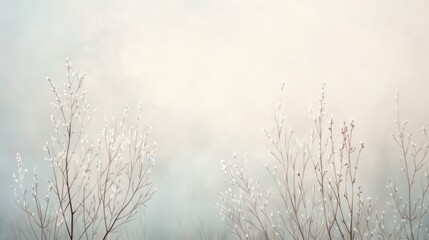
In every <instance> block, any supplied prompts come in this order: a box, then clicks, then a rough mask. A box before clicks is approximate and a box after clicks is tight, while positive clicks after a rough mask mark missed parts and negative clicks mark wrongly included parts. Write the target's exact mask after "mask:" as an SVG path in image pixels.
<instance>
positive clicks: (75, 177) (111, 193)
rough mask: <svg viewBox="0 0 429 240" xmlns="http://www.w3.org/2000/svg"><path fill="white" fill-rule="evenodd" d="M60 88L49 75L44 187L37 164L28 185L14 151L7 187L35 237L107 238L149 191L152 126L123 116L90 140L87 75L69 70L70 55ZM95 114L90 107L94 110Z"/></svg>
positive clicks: (131, 216)
mask: <svg viewBox="0 0 429 240" xmlns="http://www.w3.org/2000/svg"><path fill="white" fill-rule="evenodd" d="M66 68H67V78H66V81H65V84H64V88H63V89H59V88H57V87H56V86H55V85H54V83H53V82H52V81H51V80H50V79H48V81H49V83H50V85H51V87H52V89H51V90H52V92H53V93H54V96H55V102H54V103H53V106H54V107H55V109H56V113H55V114H53V115H52V116H51V120H52V123H53V126H54V136H52V138H51V140H50V142H47V143H46V145H45V146H44V151H45V152H46V154H47V157H46V160H47V161H48V162H49V164H50V170H51V171H50V173H51V175H50V176H49V178H48V182H47V185H48V190H47V192H46V193H41V190H40V189H39V188H40V187H39V175H38V172H37V170H36V168H34V171H33V172H34V174H33V181H32V186H31V190H30V191H28V190H27V187H26V184H25V180H24V177H25V175H26V172H27V170H26V169H24V167H23V162H22V160H21V157H20V156H19V154H18V155H17V157H16V160H17V165H18V172H17V174H14V179H15V182H16V186H12V188H13V191H14V194H15V196H16V198H17V205H18V206H19V208H20V209H22V211H23V212H24V213H25V215H26V217H27V220H28V223H29V226H30V229H31V235H32V236H31V237H30V238H32V239H64V238H66V239H107V238H108V237H111V235H114V234H115V233H117V230H118V228H119V227H120V226H121V225H123V224H126V223H127V222H130V221H132V220H133V219H134V218H135V217H136V213H137V212H138V211H139V209H141V208H142V207H144V206H146V203H147V202H148V201H149V200H150V199H151V198H152V196H153V195H154V193H155V191H156V188H154V187H153V184H152V182H151V171H152V168H153V166H154V164H155V155H154V154H155V152H156V145H155V144H149V143H148V136H149V134H150V132H151V127H150V126H149V125H147V124H146V125H144V126H141V125H142V124H141V117H140V113H141V104H140V105H139V106H138V117H137V119H136V120H135V121H134V122H130V121H128V119H127V118H128V108H126V109H125V110H124V112H123V115H122V116H121V117H118V118H112V120H110V121H107V120H106V121H105V125H104V128H103V130H102V133H101V136H100V138H99V139H98V140H97V141H95V142H93V141H91V140H90V139H89V137H88V134H87V130H88V127H89V124H90V122H91V119H92V116H91V114H92V113H90V106H89V105H88V103H87V100H86V92H85V91H83V84H84V78H85V74H84V73H77V72H72V64H71V63H70V62H69V61H68V60H67V61H66ZM94 112H95V111H94Z"/></svg>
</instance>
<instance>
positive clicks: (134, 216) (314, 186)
mask: <svg viewBox="0 0 429 240" xmlns="http://www.w3.org/2000/svg"><path fill="white" fill-rule="evenodd" d="M66 70H67V74H66V80H65V82H64V86H63V87H62V88H58V87H57V86H56V85H55V84H54V82H53V81H52V80H51V79H49V78H48V82H49V84H50V86H51V90H52V93H53V96H54V99H55V101H54V102H53V103H52V106H53V108H54V109H55V112H54V113H53V114H52V115H51V121H52V124H53V135H52V137H51V139H50V141H48V142H47V143H46V144H45V146H44V148H43V149H44V151H45V153H46V162H45V163H46V166H47V167H49V168H50V171H49V172H50V175H49V176H48V177H47V181H46V182H44V181H40V180H39V179H40V176H39V172H38V171H37V169H36V168H34V169H33V171H32V173H31V179H30V180H29V179H28V177H27V175H28V174H29V173H28V171H27V169H26V168H25V167H24V163H23V160H22V159H21V157H20V155H19V154H17V156H16V163H17V167H18V171H17V172H16V173H14V174H13V178H14V180H15V184H14V185H13V186H12V190H13V194H14V195H15V198H16V205H17V206H18V207H19V209H20V210H22V213H24V215H25V219H26V223H25V224H19V225H17V230H16V231H15V232H16V236H15V238H17V239H42V240H47V239H124V238H125V239H133V238H135V236H134V237H130V236H129V235H128V234H123V233H124V231H123V229H126V227H127V226H129V224H130V223H131V222H132V221H134V222H137V223H138V224H139V225H140V226H141V228H142V229H141V232H142V234H141V235H140V238H146V230H147V229H146V222H147V221H150V219H148V218H146V216H145V215H144V214H142V212H141V211H142V210H143V209H144V208H145V207H146V206H147V204H148V202H149V201H150V200H151V199H152V198H153V196H154V194H155V192H156V190H157V189H156V188H155V187H154V186H153V184H152V181H151V172H152V169H153V167H154V165H155V152H156V144H155V143H150V142H149V140H148V138H149V135H150V133H151V127H150V126H149V125H148V124H142V123H141V122H142V119H141V111H142V106H141V104H140V105H139V106H138V108H137V118H136V119H135V120H134V121H129V120H128V118H129V117H128V111H129V109H128V107H127V108H125V110H124V112H123V114H122V115H121V116H120V117H117V118H112V119H110V120H105V125H104V128H103V129H102V131H101V134H100V136H99V138H98V139H97V140H96V141H93V140H91V138H90V136H89V134H88V132H89V128H90V127H92V126H91V124H90V123H91V120H92V118H93V115H94V114H95V112H96V111H95V110H92V109H91V107H90V106H89V104H88V103H87V100H86V92H85V91H84V90H83V87H84V79H85V74H84V73H78V72H73V69H72V64H71V62H69V61H68V60H67V61H66ZM284 87H285V85H284V84H283V86H282V89H281V93H280V96H279V98H278V101H277V106H276V108H275V110H274V114H273V120H274V121H273V123H274V124H273V127H270V128H264V129H263V131H264V133H265V135H266V138H267V139H268V142H269V144H270V146H271V149H270V150H269V154H270V157H271V160H270V161H267V162H266V164H265V168H263V174H262V180H263V181H261V182H259V181H257V180H255V179H256V178H254V177H253V176H252V175H251V174H252V173H251V172H250V171H249V170H248V167H249V165H250V163H249V159H248V158H247V157H245V158H244V159H243V160H242V159H241V158H240V157H237V156H236V155H234V158H233V159H232V160H231V161H221V165H222V170H223V172H224V176H225V180H226V185H227V187H226V189H225V191H223V192H221V193H220V198H219V200H218V204H217V205H218V208H219V209H220V216H221V220H222V221H223V222H224V223H225V224H226V225H227V227H228V229H229V233H230V235H229V237H231V238H232V239H265V240H271V239H299V240H307V239H398V240H399V239H409V240H416V239H427V238H428V237H429V234H428V233H429V229H428V227H429V221H428V212H429V196H428V194H429V163H428V161H429V157H428V152H429V135H428V133H427V130H426V128H425V127H423V128H422V135H421V136H414V135H413V132H412V131H410V130H409V129H408V127H407V126H408V120H405V121H404V120H402V116H401V114H400V113H401V111H400V101H399V94H397V97H396V106H397V116H396V119H395V121H394V127H395V128H394V129H395V132H394V133H393V134H392V141H394V142H395V143H396V144H397V146H398V147H397V154H398V155H399V162H400V165H401V169H400V171H398V173H396V174H400V179H401V180H400V182H396V181H395V180H390V179H386V183H387V186H386V192H387V193H388V194H389V195H390V197H389V199H388V200H387V202H380V201H377V200H375V198H373V197H371V196H369V195H367V194H366V193H365V189H368V187H367V186H365V185H364V183H363V182H362V181H361V179H362V173H361V172H360V168H359V166H360V164H361V163H362V162H364V161H365V158H362V153H363V151H364V150H365V144H364V142H363V141H358V140H356V139H355V134H356V131H358V130H357V129H358V127H357V123H356V122H355V121H354V120H350V121H348V122H345V121H344V122H341V123H340V124H337V122H336V120H334V119H333V117H330V115H329V114H328V111H327V104H326V102H327V101H326V96H325V85H323V87H322V89H321V96H320V98H319V99H318V108H317V109H316V110H312V111H310V117H311V120H312V126H311V127H310V129H311V130H310V133H309V136H308V137H307V138H304V139H298V138H297V137H296V135H295V134H296V133H295V131H294V130H293V128H292V127H289V126H288V125H287V115H288V111H287V107H286V103H285V102H284V100H283V99H284V96H283V95H284V93H285V90H284ZM251 164H257V162H251ZM398 170H399V169H398ZM258 177H261V176H258ZM28 184H31V187H28ZM213 201H215V200H213ZM190 211H191V209H189V212H190ZM182 220H183V221H188V220H189V221H193V222H194V225H195V228H196V232H197V233H198V234H195V238H197V239H223V238H226V235H225V233H214V232H211V231H210V230H208V231H207V230H206V228H205V227H204V223H203V222H204V221H203V220H202V219H201V218H199V219H198V220H199V221H198V223H195V221H194V220H193V219H192V217H191V216H190V215H189V216H188V215H187V216H186V217H184V218H183V219H179V222H178V224H179V228H180V227H181V226H180V225H181V224H182V222H181V221H182ZM185 235H186V234H185ZM178 238H184V237H183V236H182V237H180V236H178Z"/></svg>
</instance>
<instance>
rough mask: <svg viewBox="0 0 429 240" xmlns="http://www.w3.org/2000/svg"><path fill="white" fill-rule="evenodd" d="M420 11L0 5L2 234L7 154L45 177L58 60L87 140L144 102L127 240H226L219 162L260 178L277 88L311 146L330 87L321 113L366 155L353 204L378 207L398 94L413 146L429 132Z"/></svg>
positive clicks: (106, 2) (384, 4)
mask: <svg viewBox="0 0 429 240" xmlns="http://www.w3.org/2000/svg"><path fill="white" fill-rule="evenodd" d="M428 10H429V2H428V1H425V0H421V1H419V0H412V1H403V0H377V1H373V0H361V1H344V0H329V1H289V0H272V1H260V0H158V1H146V0H143V1H141V0H126V1H118V0H103V1H100V0H95V1H82V0H74V1H68V0H65V1H52V0H39V1H25V0H14V1H8V0H2V1H0V161H1V162H0V164H1V165H0V191H1V192H2V194H1V195H0V229H2V230H1V231H3V232H5V231H6V230H9V229H10V226H11V225H13V224H16V221H17V219H19V217H18V216H19V214H18V212H19V211H18V208H17V207H15V206H14V204H13V201H14V196H13V194H12V191H11V190H10V185H11V184H12V182H13V179H12V172H15V171H16V161H15V155H16V153H17V152H19V153H20V154H21V155H22V158H23V161H24V167H26V168H28V169H32V168H33V166H37V167H38V169H41V171H42V172H43V171H44V170H48V169H46V168H48V164H47V162H45V161H44V160H43V157H44V152H43V150H42V146H43V144H44V143H45V142H46V141H47V140H48V139H49V137H50V135H51V134H52V126H51V123H50V114H51V112H52V111H53V109H52V107H51V105H50V103H51V102H52V101H53V94H52V93H51V92H50V90H49V89H50V87H49V84H48V82H47V81H46V77H47V76H49V77H50V78H51V79H52V80H53V81H54V82H56V83H57V85H60V84H62V82H63V81H64V79H65V73H66V71H65V70H66V68H65V65H64V64H65V61H64V59H65V58H66V57H68V58H69V59H70V60H71V61H72V62H73V66H74V69H75V70H79V71H84V72H86V73H87V78H86V82H85V88H86V90H87V91H88V100H89V102H90V104H91V105H92V106H93V107H95V108H97V109H98V112H97V115H96V116H95V118H94V121H93V123H92V125H91V129H92V130H91V131H94V133H96V134H98V133H99V132H100V131H101V129H102V123H103V121H104V117H105V116H106V117H111V116H113V115H117V114H120V113H121V112H122V109H123V108H124V106H125V105H126V104H128V105H130V107H131V109H135V108H134V106H137V104H138V102H139V101H140V100H141V101H142V102H143V112H144V118H145V120H146V121H148V122H149V123H150V124H151V125H152V126H153V134H152V137H151V138H152V140H153V141H156V142H157V144H158V155H157V165H156V168H155V169H154V183H155V185H157V187H158V192H157V194H156V196H155V198H154V199H153V200H152V201H150V202H149V206H148V208H147V209H146V210H145V212H144V216H143V215H142V219H143V220H142V221H143V222H144V224H141V223H140V222H139V221H137V222H136V223H135V224H134V225H130V226H128V228H129V230H130V231H134V232H136V234H137V235H138V234H140V233H139V231H142V229H145V231H146V233H145V234H146V237H147V238H148V239H198V238H199V236H200V234H206V235H208V234H212V235H214V236H219V237H220V238H224V235H223V234H224V233H225V232H226V231H227V229H226V228H225V226H224V224H223V223H222V222H221V221H220V218H219V209H218V208H217V207H216V202H217V201H218V194H219V192H220V191H222V190H223V189H224V188H225V186H226V185H225V182H224V178H223V172H222V170H221V166H220V160H222V159H224V160H230V159H232V156H233V153H234V152H236V153H237V154H238V156H243V155H244V154H245V153H247V155H248V158H249V164H251V165H252V166H255V168H256V169H258V167H259V169H263V168H262V167H263V166H264V164H265V163H266V162H270V161H271V160H272V159H271V158H270V157H269V155H268V154H267V150H269V149H270V146H269V144H268V142H267V140H266V137H265V135H264V132H263V131H262V130H261V126H265V127H267V128H270V127H272V126H273V122H272V119H273V111H274V109H275V106H276V102H277V97H278V95H279V93H280V87H281V85H282V83H283V82H286V89H285V101H286V104H287V108H288V111H287V118H288V119H287V124H288V125H290V126H291V127H293V128H295V129H296V131H297V136H298V137H305V136H308V134H309V131H310V128H311V126H312V125H311V124H312V122H311V119H310V118H309V114H308V112H309V109H310V108H312V107H314V108H316V107H317V99H318V97H319V96H320V88H321V86H322V84H323V83H326V84H327V86H326V96H327V104H328V112H329V113H332V114H333V115H334V119H336V122H337V123H341V122H342V121H343V120H345V121H349V119H351V118H354V119H355V122H356V125H357V129H356V140H357V141H359V140H363V141H365V144H366V149H365V152H364V155H363V156H362V157H363V158H362V160H361V169H360V170H361V171H362V172H364V173H365V174H364V179H363V182H365V183H367V184H365V187H364V191H366V192H367V193H368V194H370V195H372V196H374V198H377V197H378V198H380V199H382V198H383V197H384V194H386V193H387V191H386V189H385V186H386V184H387V180H388V178H389V177H393V178H394V177H395V176H396V175H398V174H399V173H400V171H399V165H398V160H399V158H398V156H399V150H398V149H397V148H395V144H394V141H393V139H392V137H391V132H393V131H394V130H395V125H394V122H393V119H394V118H395V116H396V115H395V114H396V110H395V93H396V89H398V90H399V92H400V99H401V109H402V110H401V113H402V115H403V116H404V118H409V119H410V127H411V128H413V129H415V132H416V133H420V129H421V128H420V127H421V126H422V125H424V124H425V123H427V122H429V108H428V103H429V94H428V92H429V68H428V64H429V15H428V14H427V12H428ZM46 172H47V171H46ZM264 176H266V175H265V172H264V171H262V170H259V171H258V172H256V176H255V177H256V178H262V179H263V178H264ZM143 225H144V227H143ZM1 231H0V232H1ZM141 234H142V233H141Z"/></svg>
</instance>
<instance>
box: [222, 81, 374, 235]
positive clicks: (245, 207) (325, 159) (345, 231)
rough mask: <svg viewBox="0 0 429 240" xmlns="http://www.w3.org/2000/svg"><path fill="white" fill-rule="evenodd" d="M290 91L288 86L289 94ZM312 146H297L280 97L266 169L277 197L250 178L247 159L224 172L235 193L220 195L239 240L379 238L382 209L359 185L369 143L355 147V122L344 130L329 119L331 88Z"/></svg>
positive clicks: (226, 165)
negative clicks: (375, 214)
mask: <svg viewBox="0 0 429 240" xmlns="http://www.w3.org/2000/svg"><path fill="white" fill-rule="evenodd" d="M282 92H283V87H282ZM312 120H313V124H314V125H313V130H312V131H311V135H310V138H309V140H307V141H306V140H302V141H298V140H295V139H294V130H293V129H289V130H287V128H286V125H285V105H284V103H283V101H282V97H281V95H280V97H279V101H278V105H277V108H276V110H275V114H274V123H275V130H274V132H272V133H271V132H269V131H268V130H264V131H265V133H266V135H267V137H268V140H269V142H270V143H271V145H272V149H273V150H272V151H270V153H271V155H272V156H273V158H274V160H275V164H274V166H272V165H273V164H269V165H266V169H267V174H268V175H269V176H270V177H271V178H272V180H273V184H274V185H275V187H274V188H276V191H275V192H273V193H272V192H271V190H264V189H263V188H262V187H261V186H260V184H259V183H258V182H257V181H253V180H252V178H250V177H249V176H248V174H247V170H246V166H247V162H248V161H247V159H246V160H245V161H244V163H243V162H241V161H239V160H238V158H237V157H234V161H230V162H228V163H226V162H224V161H222V163H221V164H222V168H223V170H224V173H225V177H226V181H227V183H228V185H229V187H228V190H227V191H225V192H223V193H221V194H220V203H219V206H220V213H221V216H222V219H223V220H224V221H225V222H226V223H227V224H228V225H229V226H230V228H231V231H232V233H233V234H234V235H235V236H236V237H237V238H238V239H365V238H372V237H374V236H375V235H376V230H375V228H374V227H375V226H374V223H373V221H372V219H371V216H372V215H373V212H374V204H373V202H372V200H371V198H364V195H363V193H362V186H361V184H360V182H359V180H358V171H357V170H358V166H359V161H360V155H361V152H362V151H363V149H364V144H363V142H360V143H359V144H355V142H354V141H353V133H354V130H355V122H354V121H353V120H351V121H350V122H349V123H345V122H344V123H343V125H342V126H340V127H339V129H338V130H336V127H335V124H334V120H333V119H332V118H330V119H327V114H326V103H325V86H323V88H322V95H321V97H320V99H319V110H318V111H317V112H316V114H312Z"/></svg>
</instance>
